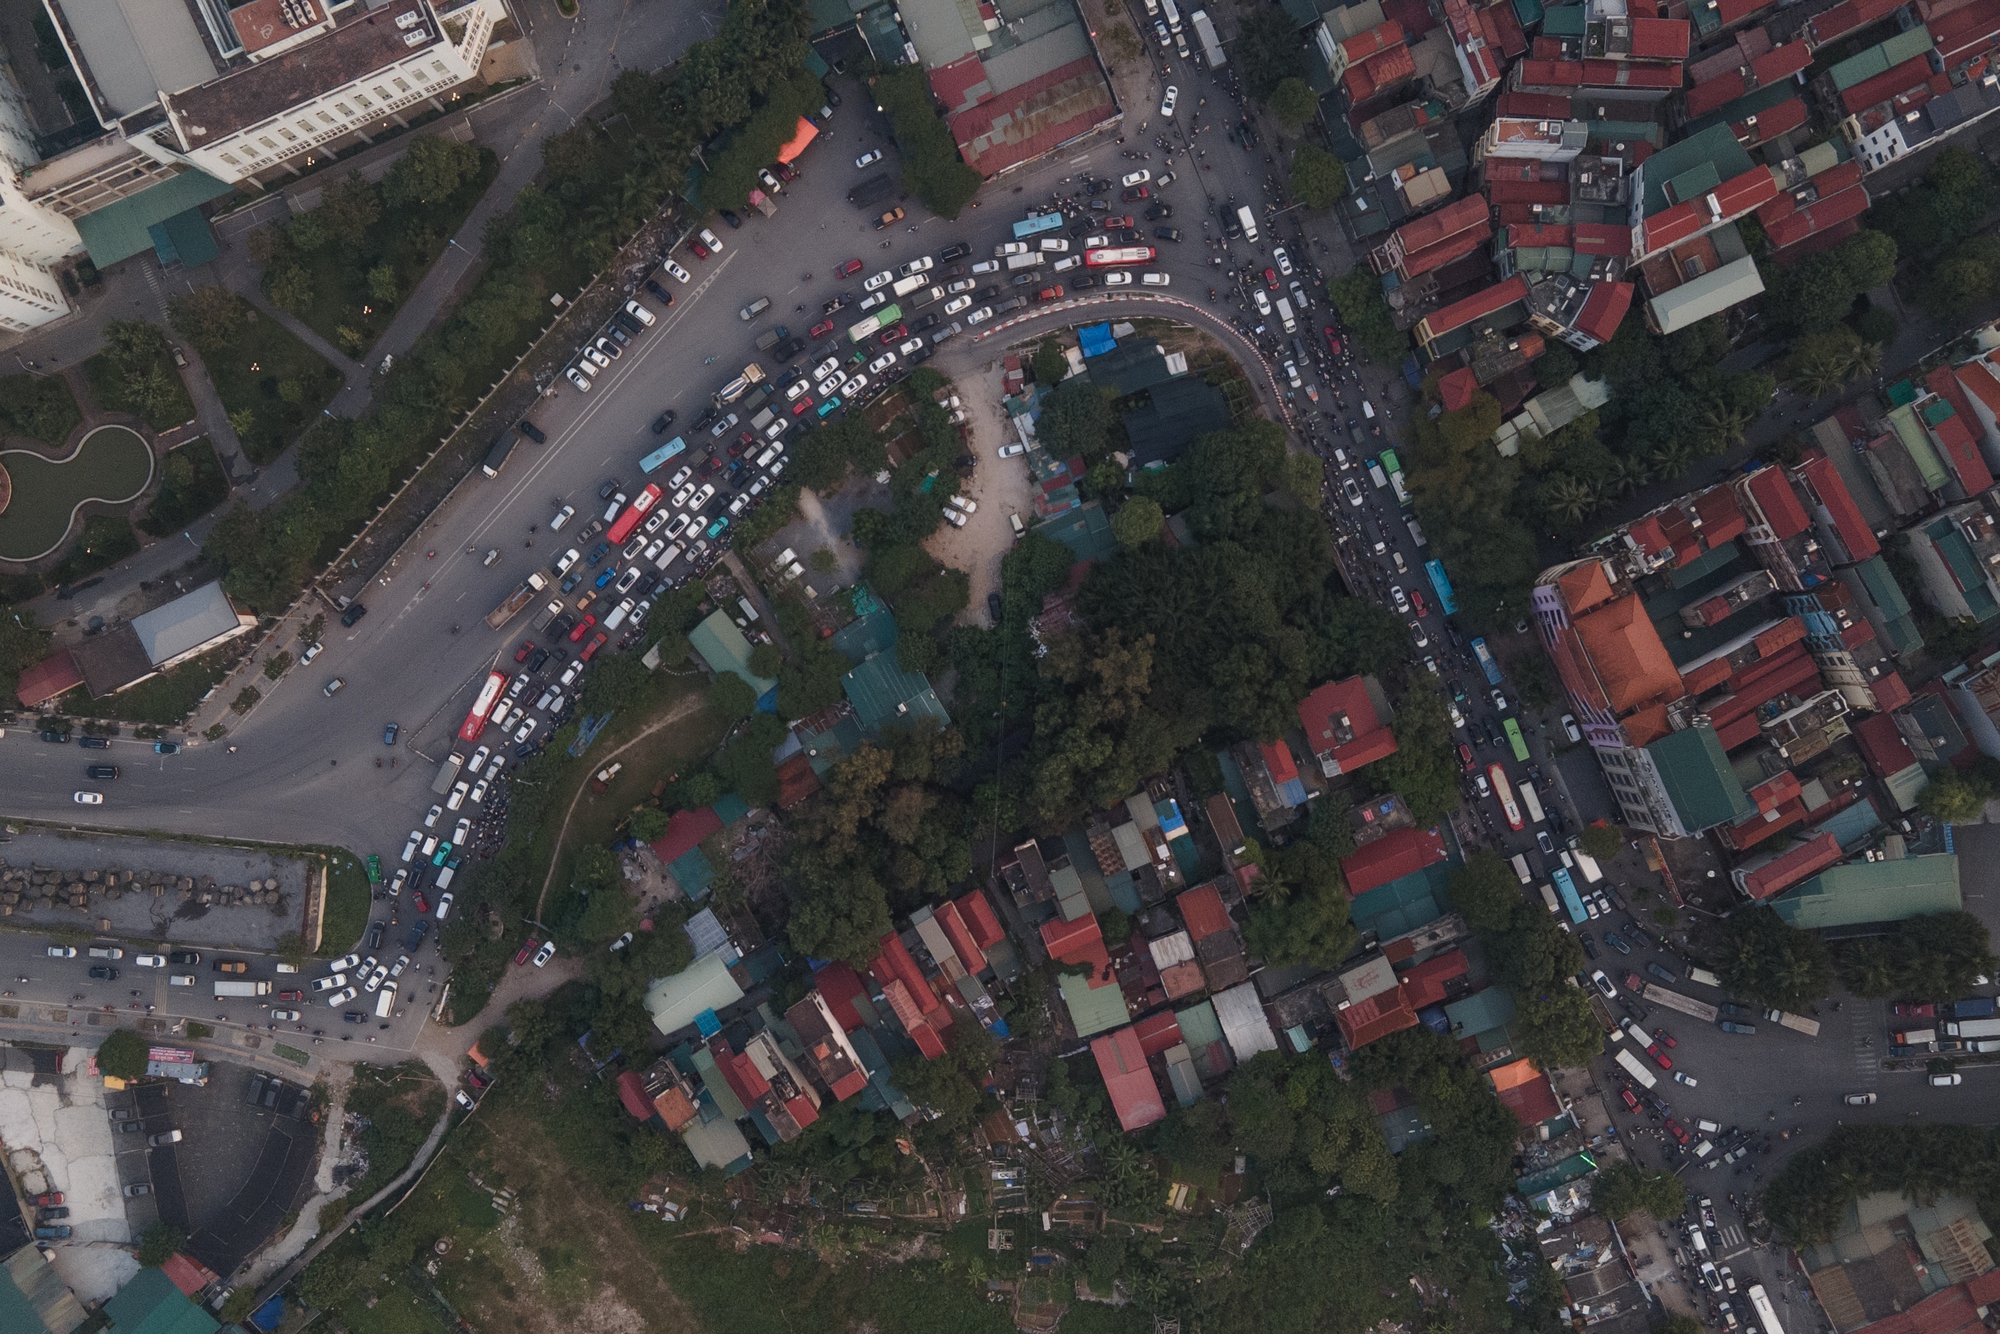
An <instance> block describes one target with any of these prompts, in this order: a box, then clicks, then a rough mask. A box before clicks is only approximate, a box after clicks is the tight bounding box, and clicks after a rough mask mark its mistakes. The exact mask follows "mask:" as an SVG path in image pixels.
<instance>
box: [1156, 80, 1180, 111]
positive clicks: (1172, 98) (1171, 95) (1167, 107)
mask: <svg viewBox="0 0 2000 1334" xmlns="http://www.w3.org/2000/svg"><path fill="white" fill-rule="evenodd" d="M1180 100H1181V90H1180V89H1179V88H1176V87H1175V86H1174V85H1173V84H1171V83H1170V84H1168V85H1167V95H1166V96H1165V97H1163V98H1161V99H1160V114H1161V115H1162V116H1171V115H1173V114H1174V103H1176V102H1178V101H1180Z"/></svg>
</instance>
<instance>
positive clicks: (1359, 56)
mask: <svg viewBox="0 0 2000 1334" xmlns="http://www.w3.org/2000/svg"><path fill="white" fill-rule="evenodd" d="M1402 44H1403V25H1402V24H1400V23H1398V22H1396V21H1395V20H1394V19H1391V20H1389V21H1388V22H1386V23H1378V24H1376V25H1375V26H1374V27H1372V28H1370V29H1369V30H1368V31H1367V32H1364V33H1357V34H1356V35H1355V36H1353V37H1350V38H1348V39H1347V40H1346V41H1344V42H1342V43H1341V44H1340V50H1341V54H1343V55H1344V56H1346V57H1347V61H1348V63H1349V64H1359V63H1360V62H1362V61H1364V60H1366V59H1368V58H1369V57H1370V56H1373V55H1379V54H1380V53H1381V52H1384V51H1387V50H1388V49H1389V48H1390V47H1392V46H1401V45H1402Z"/></svg>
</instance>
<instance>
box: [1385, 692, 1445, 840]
mask: <svg viewBox="0 0 2000 1334" xmlns="http://www.w3.org/2000/svg"><path fill="white" fill-rule="evenodd" d="M1393 729H1394V731H1395V734H1396V753H1395V754H1393V755H1391V756H1389V758H1387V759H1385V760H1382V761H1380V762H1379V763H1377V764H1376V765H1374V766H1372V768H1371V770H1370V777H1371V778H1372V779H1373V780H1374V782H1375V783H1376V784H1378V785H1379V786H1380V787H1381V788H1382V790H1384V791H1387V792H1399V793H1401V794H1402V796H1403V800H1404V801H1405V802H1407V803H1408V804H1409V807H1410V814H1411V815H1413V816H1415V817H1416V821H1417V823H1418V824H1419V825H1424V826H1429V825H1432V824H1435V823H1437V822H1438V821H1439V820H1442V819H1443V818H1444V817H1445V816H1447V815H1449V814H1450V813H1451V812H1452V811H1455V810H1457V809H1458V803H1459V794H1458V765H1457V763H1456V762H1455V761H1454V760H1453V758H1452V750H1451V720H1450V719H1449V718H1447V717H1446V716H1445V711H1444V702H1443V701H1442V700H1440V699H1439V698H1438V697H1437V695H1436V694H1434V693H1433V692H1431V691H1430V690H1412V691H1410V692H1408V693H1407V694H1405V695H1404V696H1403V703H1402V707H1400V708H1398V709H1397V710H1396V719H1395V722H1394V724H1393Z"/></svg>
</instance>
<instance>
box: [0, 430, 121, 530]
mask: <svg viewBox="0 0 2000 1334" xmlns="http://www.w3.org/2000/svg"><path fill="white" fill-rule="evenodd" d="M0 467H4V468H6V470H7V476H8V478H9V480H10V481H11V482H12V489H11V491H10V493H9V495H8V500H7V507H6V509H5V510H0V560H8V561H20V562H27V561H32V560H36V559H39V558H40V557H42V556H46V555H48V554H49V553H50V552H52V551H54V550H55V549H56V548H57V547H59V546H61V545H62V542H63V539H64V538H65V537H67V536H68V535H69V532H70V530H71V528H72V527H73V526H74V525H75V524H76V523H77V519H78V515H77V512H78V510H80V509H81V508H82V507H83V506H85V505H87V504H90V503H91V502H92V501H102V502H104V503H105V504H110V505H120V504H124V503H125V502H127V501H130V500H134V499H136V498H137V497H138V496H139V494H140V493H141V492H143V491H144V490H145V489H146V487H147V485H148V484H149V483H150V482H151V481H152V480H153V451H152V449H151V448H150V447H149V446H148V445H147V444H146V442H145V441H144V440H143V439H141V438H140V437H139V435H138V433H137V432H135V431H131V430H128V429H127V428H125V427H123V426H100V427H98V428H97V429H96V430H94V431H92V432H91V433H90V434H89V435H87V436H85V437H84V438H83V439H82V441H81V442H79V443H78V445H77V447H76V449H75V451H74V452H73V453H71V454H70V455H69V456H68V457H66V458H62V459H50V458H46V457H44V456H42V455H40V454H36V453H32V452H30V451H28V450H25V449H10V450H4V451H0Z"/></svg>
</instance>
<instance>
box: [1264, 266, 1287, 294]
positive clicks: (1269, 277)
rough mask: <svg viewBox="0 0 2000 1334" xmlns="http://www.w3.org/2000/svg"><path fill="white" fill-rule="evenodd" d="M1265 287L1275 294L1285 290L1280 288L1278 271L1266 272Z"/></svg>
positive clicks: (1267, 270) (1269, 270)
mask: <svg viewBox="0 0 2000 1334" xmlns="http://www.w3.org/2000/svg"><path fill="white" fill-rule="evenodd" d="M1264 286H1266V287H1268V288H1270V289H1271V290H1272V291H1273V292H1282V291H1284V290H1285V289H1284V288H1282V287H1280V286H1278V271H1277V270H1276V269H1265V270H1264Z"/></svg>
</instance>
